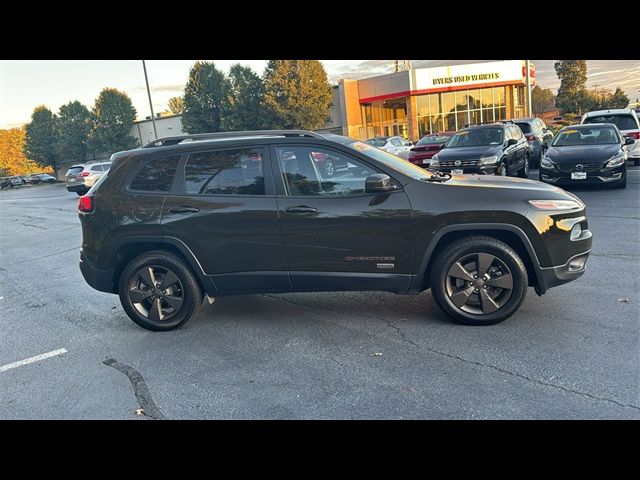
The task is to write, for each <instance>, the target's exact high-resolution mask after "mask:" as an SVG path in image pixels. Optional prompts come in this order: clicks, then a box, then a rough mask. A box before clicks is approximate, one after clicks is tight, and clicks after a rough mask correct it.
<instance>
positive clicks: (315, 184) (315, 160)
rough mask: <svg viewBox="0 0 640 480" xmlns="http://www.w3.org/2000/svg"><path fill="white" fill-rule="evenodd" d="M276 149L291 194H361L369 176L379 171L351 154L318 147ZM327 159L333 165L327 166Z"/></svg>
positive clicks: (285, 183) (285, 182)
mask: <svg viewBox="0 0 640 480" xmlns="http://www.w3.org/2000/svg"><path fill="white" fill-rule="evenodd" d="M276 152H277V157H278V165H279V166H280V172H282V180H283V182H284V185H285V189H286V191H287V194H289V195H322V196H332V195H354V194H360V193H364V191H365V190H364V184H365V180H366V178H367V177H368V176H369V175H373V174H374V173H377V172H375V171H374V170H373V169H372V168H371V167H369V166H367V165H365V164H363V163H362V162H360V161H358V160H356V159H354V158H352V157H350V156H346V155H344V154H342V153H339V152H335V151H332V150H325V149H323V148H319V147H304V146H299V147H298V146H289V147H278V148H277V149H276ZM328 162H331V163H332V166H333V168H331V169H327V168H326V165H327V163H328ZM329 172H330V173H329Z"/></svg>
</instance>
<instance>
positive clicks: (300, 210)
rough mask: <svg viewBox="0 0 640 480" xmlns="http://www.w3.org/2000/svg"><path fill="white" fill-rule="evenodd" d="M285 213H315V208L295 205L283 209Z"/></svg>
mask: <svg viewBox="0 0 640 480" xmlns="http://www.w3.org/2000/svg"><path fill="white" fill-rule="evenodd" d="M284 211H285V212H287V213H316V212H317V211H318V209H317V208H314V207H307V206H306V205H297V206H295V207H287V208H285V209H284Z"/></svg>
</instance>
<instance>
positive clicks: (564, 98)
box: [553, 60, 589, 113]
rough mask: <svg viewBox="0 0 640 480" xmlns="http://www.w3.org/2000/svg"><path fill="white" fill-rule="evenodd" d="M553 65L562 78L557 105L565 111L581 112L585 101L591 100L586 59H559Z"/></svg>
mask: <svg viewBox="0 0 640 480" xmlns="http://www.w3.org/2000/svg"><path fill="white" fill-rule="evenodd" d="M553 66H554V68H555V70H556V75H558V78H559V79H560V88H559V89H558V95H557V96H556V105H557V106H558V107H559V108H560V109H561V110H562V111H563V112H571V113H581V111H582V106H583V105H584V103H585V101H589V99H588V93H587V91H586V87H585V86H586V84H587V62H586V60H558V61H557V62H556V63H555V64H554V65H553Z"/></svg>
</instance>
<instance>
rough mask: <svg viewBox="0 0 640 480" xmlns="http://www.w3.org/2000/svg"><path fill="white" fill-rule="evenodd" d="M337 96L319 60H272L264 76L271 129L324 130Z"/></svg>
mask: <svg viewBox="0 0 640 480" xmlns="http://www.w3.org/2000/svg"><path fill="white" fill-rule="evenodd" d="M332 99H333V94H332V91H331V86H330V85H329V82H328V81H327V73H326V72H325V70H324V67H323V66H322V64H321V63H320V62H319V61H318V60H270V61H269V63H268V64H267V68H266V70H265V73H264V106H265V109H266V112H265V113H266V117H267V122H268V123H269V127H270V128H302V129H307V130H313V129H317V128H320V127H322V126H323V125H324V124H325V123H326V122H327V120H328V119H329V109H330V107H331V102H332Z"/></svg>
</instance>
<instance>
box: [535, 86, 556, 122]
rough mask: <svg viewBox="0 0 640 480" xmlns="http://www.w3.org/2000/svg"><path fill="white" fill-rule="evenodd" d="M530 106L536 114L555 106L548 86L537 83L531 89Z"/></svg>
mask: <svg viewBox="0 0 640 480" xmlns="http://www.w3.org/2000/svg"><path fill="white" fill-rule="evenodd" d="M531 108H532V109H533V113H537V114H538V115H540V114H543V113H545V112H549V111H551V110H553V109H554V108H555V98H554V96H553V92H552V91H551V89H550V88H541V87H539V86H538V85H536V86H535V87H533V90H531Z"/></svg>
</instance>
